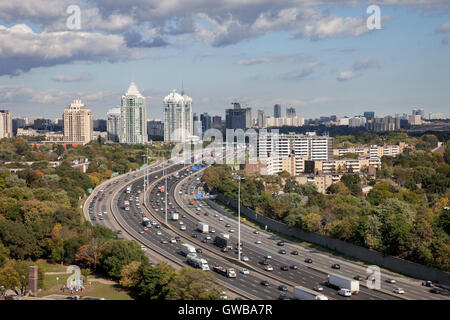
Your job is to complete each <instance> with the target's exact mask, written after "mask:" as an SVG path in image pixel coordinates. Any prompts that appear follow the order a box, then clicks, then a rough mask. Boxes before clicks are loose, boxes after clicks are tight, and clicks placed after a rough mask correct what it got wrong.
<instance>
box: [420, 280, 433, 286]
mask: <svg viewBox="0 0 450 320" xmlns="http://www.w3.org/2000/svg"><path fill="white" fill-rule="evenodd" d="M422 285H423V286H425V287H432V286H433V282H431V281H422Z"/></svg>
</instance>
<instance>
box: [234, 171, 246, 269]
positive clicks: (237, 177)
mask: <svg viewBox="0 0 450 320" xmlns="http://www.w3.org/2000/svg"><path fill="white" fill-rule="evenodd" d="M235 177H236V178H235V179H237V180H238V260H239V261H241V180H243V179H245V178H244V177H241V176H240V175H239V174H235Z"/></svg>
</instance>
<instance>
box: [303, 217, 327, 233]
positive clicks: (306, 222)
mask: <svg viewBox="0 0 450 320" xmlns="http://www.w3.org/2000/svg"><path fill="white" fill-rule="evenodd" d="M321 219H322V217H321V216H320V215H319V214H317V213H312V212H311V213H308V214H306V215H303V216H302V217H301V221H302V228H303V229H304V230H306V231H309V232H318V231H320V228H321Z"/></svg>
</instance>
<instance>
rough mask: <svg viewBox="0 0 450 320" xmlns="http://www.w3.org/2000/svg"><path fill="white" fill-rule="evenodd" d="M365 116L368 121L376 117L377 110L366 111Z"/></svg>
mask: <svg viewBox="0 0 450 320" xmlns="http://www.w3.org/2000/svg"><path fill="white" fill-rule="evenodd" d="M364 118H366V120H367V121H370V120H372V119H373V118H375V112H373V111H366V112H364Z"/></svg>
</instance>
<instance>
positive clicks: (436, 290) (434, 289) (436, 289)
mask: <svg viewBox="0 0 450 320" xmlns="http://www.w3.org/2000/svg"><path fill="white" fill-rule="evenodd" d="M430 292H431V293H434V294H443V293H444V291H443V290H439V289H438V288H432V289H430Z"/></svg>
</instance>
